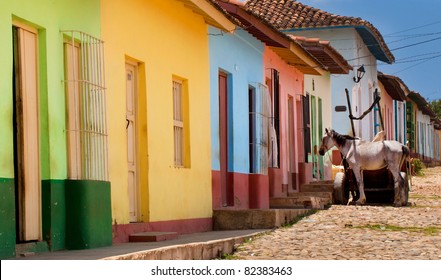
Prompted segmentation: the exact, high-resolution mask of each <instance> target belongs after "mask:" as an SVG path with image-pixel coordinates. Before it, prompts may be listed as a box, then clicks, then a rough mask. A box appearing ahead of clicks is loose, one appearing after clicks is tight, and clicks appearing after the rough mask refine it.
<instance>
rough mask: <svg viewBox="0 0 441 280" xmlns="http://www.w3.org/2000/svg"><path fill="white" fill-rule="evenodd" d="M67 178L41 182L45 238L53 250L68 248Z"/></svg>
mask: <svg viewBox="0 0 441 280" xmlns="http://www.w3.org/2000/svg"><path fill="white" fill-rule="evenodd" d="M65 182H66V181H65V180H43V181H42V183H41V193H42V196H41V199H42V206H41V208H42V211H41V212H42V216H43V239H44V240H46V241H47V244H48V246H49V249H50V250H51V251H58V250H64V249H65V248H66V194H65V188H66V186H65Z"/></svg>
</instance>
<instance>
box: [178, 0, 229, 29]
mask: <svg viewBox="0 0 441 280" xmlns="http://www.w3.org/2000/svg"><path fill="white" fill-rule="evenodd" d="M178 1H180V2H182V3H184V5H185V6H186V7H187V8H189V9H191V10H192V11H193V12H194V13H196V14H198V15H201V16H202V17H203V18H204V20H205V22H206V23H207V24H209V25H212V26H214V27H217V28H219V29H221V30H223V31H226V32H233V31H234V30H235V29H236V24H235V23H233V22H232V21H231V20H230V19H228V17H227V15H226V14H225V13H223V12H222V9H221V7H219V6H218V5H217V4H215V3H214V2H212V1H211V0H178Z"/></svg>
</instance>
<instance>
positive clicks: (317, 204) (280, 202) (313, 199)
mask: <svg viewBox="0 0 441 280" xmlns="http://www.w3.org/2000/svg"><path fill="white" fill-rule="evenodd" d="M331 202H332V199H331V198H329V197H319V196H309V195H303V194H301V193H300V194H299V195H297V196H290V197H273V198H270V208H273V209H281V208H282V209H283V208H288V209H302V208H304V209H324V208H325V206H326V205H327V204H330V203H331Z"/></svg>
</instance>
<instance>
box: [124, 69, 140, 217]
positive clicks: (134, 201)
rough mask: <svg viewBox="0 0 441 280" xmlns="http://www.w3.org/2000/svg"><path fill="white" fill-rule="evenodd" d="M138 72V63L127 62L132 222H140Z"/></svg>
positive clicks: (128, 148) (129, 178)
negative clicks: (137, 117) (137, 125)
mask: <svg viewBox="0 0 441 280" xmlns="http://www.w3.org/2000/svg"><path fill="white" fill-rule="evenodd" d="M137 73H138V70H137V65H135V64H131V63H126V132H127V167H128V189H129V215H130V222H138V221H139V216H140V215H139V186H138V176H137V175H138V174H137V162H138V161H137V141H136V139H137V138H136V137H137V133H136V107H137V106H136V100H137V98H136V96H137V87H138V86H137V85H138V82H137Z"/></svg>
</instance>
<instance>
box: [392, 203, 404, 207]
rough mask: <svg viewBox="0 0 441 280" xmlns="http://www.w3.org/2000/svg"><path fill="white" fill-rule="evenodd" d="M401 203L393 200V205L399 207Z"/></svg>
mask: <svg viewBox="0 0 441 280" xmlns="http://www.w3.org/2000/svg"><path fill="white" fill-rule="evenodd" d="M401 206H403V204H402V203H401V202H394V207H401Z"/></svg>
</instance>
